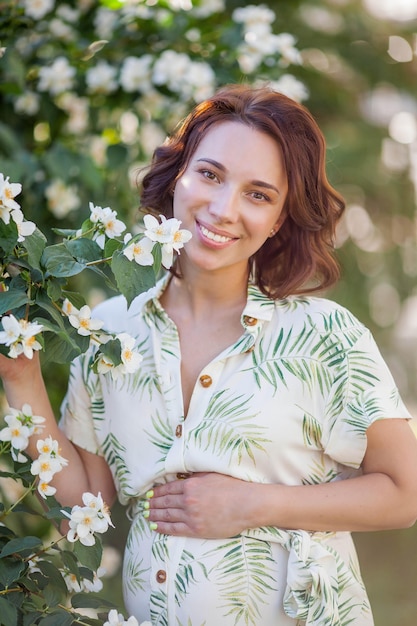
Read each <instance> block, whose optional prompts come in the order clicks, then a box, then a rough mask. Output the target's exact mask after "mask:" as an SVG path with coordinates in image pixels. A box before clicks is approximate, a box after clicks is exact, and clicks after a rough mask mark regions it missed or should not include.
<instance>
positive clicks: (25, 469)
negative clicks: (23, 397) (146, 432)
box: [0, 405, 138, 626]
mask: <svg viewBox="0 0 417 626" xmlns="http://www.w3.org/2000/svg"><path fill="white" fill-rule="evenodd" d="M5 422H6V424H7V425H6V426H5V427H3V428H2V429H1V430H0V455H1V459H2V470H1V471H0V477H2V478H11V479H13V480H15V481H16V480H18V481H19V482H21V483H22V485H23V489H22V491H21V493H20V495H19V497H18V498H16V499H15V501H14V502H13V503H10V504H8V503H7V502H6V501H3V502H2V503H1V504H0V615H1V624H2V625H3V626H16V625H17V624H19V625H20V624H27V625H28V626H29V625H33V624H42V625H43V626H48V625H49V626H66V625H68V626H69V625H70V624H83V625H87V624H92V625H98V624H102V623H103V621H102V619H101V616H100V614H99V611H100V610H101V611H109V608H110V607H111V604H109V603H108V602H106V601H104V600H101V599H98V598H97V597H89V596H88V595H87V594H88V593H89V592H94V591H96V592H97V591H101V589H102V582H101V580H100V576H101V575H103V574H104V571H103V569H102V568H101V567H100V563H101V557H102V543H101V540H100V538H99V537H98V533H99V534H101V533H105V532H106V531H107V529H108V527H109V526H112V525H113V524H112V521H111V518H110V515H109V511H108V509H107V507H106V505H105V503H104V502H103V500H102V498H101V495H100V494H98V495H97V496H94V495H93V494H91V493H84V495H83V506H80V505H75V506H74V507H72V509H69V508H62V507H61V506H60V505H59V503H58V501H57V500H56V499H55V497H54V496H55V491H56V490H55V488H54V487H52V486H51V485H50V484H49V483H50V482H51V480H52V478H53V476H54V474H56V473H57V472H59V471H61V469H62V468H63V467H64V466H65V465H66V464H67V461H66V459H64V458H63V457H62V456H61V455H60V454H59V450H58V443H57V442H56V441H55V440H53V439H52V438H51V437H46V438H45V439H39V440H38V442H37V449H38V452H39V456H38V458H37V459H35V460H33V461H31V460H30V459H29V458H28V457H27V455H26V454H25V450H26V448H27V446H28V443H29V438H30V437H31V436H32V435H33V434H40V433H41V432H42V429H43V428H44V425H43V422H44V418H43V417H41V416H37V415H32V409H31V407H30V406H29V405H24V406H23V407H22V410H20V411H19V410H17V409H10V412H9V414H8V415H6V416H5ZM36 489H37V491H38V493H39V494H40V496H41V497H42V499H43V501H44V507H43V510H40V509H39V508H38V507H36V506H35V505H34V504H33V503H28V496H30V494H32V493H33V491H35V490H36ZM18 513H20V514H21V513H24V514H28V515H31V516H46V518H47V519H48V520H50V521H51V522H52V523H53V524H54V526H55V527H56V533H55V534H56V537H55V538H54V539H53V540H50V541H49V542H46V543H45V542H44V541H42V540H41V539H40V538H39V537H37V536H31V535H27V536H25V537H19V536H18V534H17V533H16V532H15V530H13V523H12V521H11V518H12V516H13V514H18ZM66 519H69V530H68V532H67V534H66V536H65V535H64V534H60V533H59V531H58V525H59V524H60V523H61V522H62V521H64V520H66ZM71 545H72V548H71ZM69 594H72V595H71V600H70V601H69V602H68V596H69ZM81 607H83V608H86V607H87V608H94V609H96V611H97V618H95V617H91V616H86V615H82V614H81V612H80V609H81ZM115 616H116V617H117V620H116V619H115ZM125 623H126V624H129V625H131V626H138V622H137V620H136V619H135V618H134V617H130V618H129V619H128V620H127V622H125V621H124V620H123V618H122V616H121V615H120V614H118V613H117V611H116V610H115V609H114V608H110V612H109V614H108V621H107V622H106V624H110V625H113V624H125Z"/></svg>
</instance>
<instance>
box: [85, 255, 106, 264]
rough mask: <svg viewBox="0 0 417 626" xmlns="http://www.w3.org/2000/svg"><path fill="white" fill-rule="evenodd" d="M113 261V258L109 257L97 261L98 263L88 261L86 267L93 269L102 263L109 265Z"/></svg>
mask: <svg viewBox="0 0 417 626" xmlns="http://www.w3.org/2000/svg"><path fill="white" fill-rule="evenodd" d="M111 260H112V257H111V256H108V257H106V258H105V259H97V261H88V262H87V263H86V264H85V265H86V267H91V266H92V265H100V263H108V262H109V261H111Z"/></svg>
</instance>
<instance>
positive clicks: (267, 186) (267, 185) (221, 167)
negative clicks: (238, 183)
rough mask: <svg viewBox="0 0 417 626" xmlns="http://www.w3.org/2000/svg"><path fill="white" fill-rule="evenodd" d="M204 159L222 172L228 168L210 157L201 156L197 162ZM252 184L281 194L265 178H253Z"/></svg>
mask: <svg viewBox="0 0 417 626" xmlns="http://www.w3.org/2000/svg"><path fill="white" fill-rule="evenodd" d="M201 161H204V162H205V163H210V164H211V165H213V166H214V167H216V168H217V169H219V170H220V171H221V172H226V170H227V168H226V167H225V166H224V165H222V164H221V163H219V161H215V160H214V159H208V158H204V157H203V158H201V159H197V163H199V162H201ZM250 182H251V185H255V187H263V188H264V189H272V190H273V191H275V192H276V193H277V194H278V195H281V192H280V190H279V189H278V187H275V185H271V183H267V182H266V181H264V180H251V181H250Z"/></svg>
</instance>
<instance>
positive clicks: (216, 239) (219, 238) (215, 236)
mask: <svg viewBox="0 0 417 626" xmlns="http://www.w3.org/2000/svg"><path fill="white" fill-rule="evenodd" d="M197 226H198V229H199V231H200V233H201V234H202V236H203V237H204V238H205V239H206V240H207V239H209V240H210V241H212V242H213V243H216V244H225V243H230V242H231V241H235V240H236V239H237V237H232V236H230V235H225V234H223V233H220V232H216V231H215V230H211V228H208V227H207V226H204V225H203V224H201V222H197Z"/></svg>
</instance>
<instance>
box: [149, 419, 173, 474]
mask: <svg viewBox="0 0 417 626" xmlns="http://www.w3.org/2000/svg"><path fill="white" fill-rule="evenodd" d="M151 421H152V427H153V432H148V431H146V430H145V433H146V434H147V435H148V437H149V441H150V443H152V445H154V446H155V447H156V448H158V449H159V450H160V451H161V457H160V458H159V459H158V461H157V462H158V463H165V458H166V455H167V454H168V452H169V451H170V449H171V448H172V443H173V441H174V434H173V432H172V425H171V424H169V422H168V421H167V420H166V418H163V417H161V416H160V415H159V413H158V412H156V415H155V416H152V418H151Z"/></svg>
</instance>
